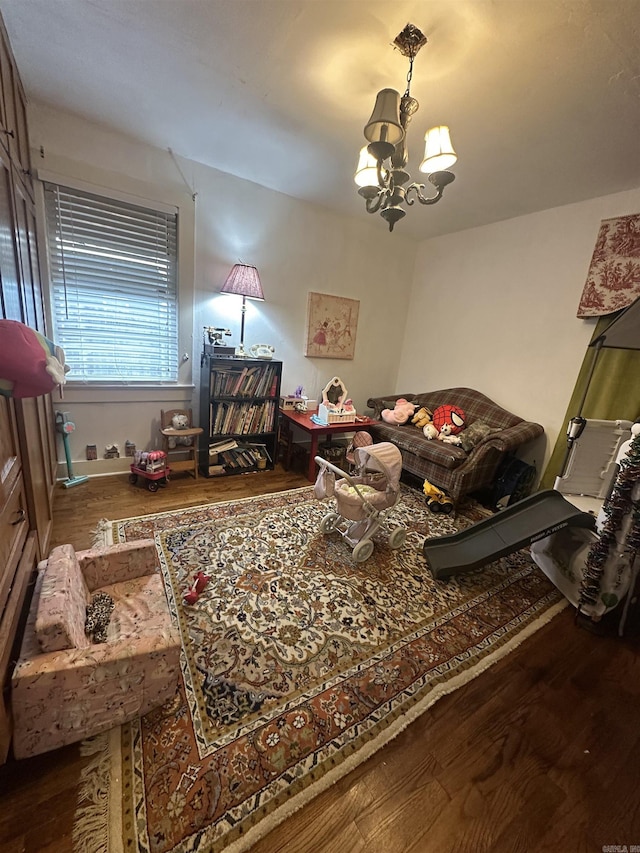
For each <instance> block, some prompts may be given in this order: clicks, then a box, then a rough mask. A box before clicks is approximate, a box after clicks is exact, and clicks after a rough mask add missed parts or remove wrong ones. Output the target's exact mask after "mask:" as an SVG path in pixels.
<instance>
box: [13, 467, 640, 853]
mask: <svg viewBox="0 0 640 853" xmlns="http://www.w3.org/2000/svg"><path fill="white" fill-rule="evenodd" d="M306 482H307V481H306V480H305V478H304V477H302V476H300V475H297V474H293V473H286V472H284V471H282V470H281V469H279V468H278V469H276V471H272V472H271V471H270V472H265V473H263V474H258V475H251V474H249V475H244V476H236V477H228V478H224V479H222V478H220V479H214V480H205V479H199V480H198V482H197V483H196V482H194V481H193V479H191V478H190V477H187V476H180V477H176V478H175V479H174V480H173V481H172V482H171V484H170V485H169V487H167V488H166V489H161V490H160V491H159V492H157V493H156V494H151V493H150V492H148V491H147V490H146V489H144V488H143V486H130V485H129V483H128V480H127V477H126V476H124V475H123V476H122V477H120V476H118V477H108V478H101V479H95V480H91V481H89V482H88V483H86V484H83V485H79V486H76V487H74V488H72V489H69V490H64V489H62V488H61V489H60V490H59V491H58V492H57V494H56V503H55V507H54V528H53V543H52V544H53V545H57V544H61V543H63V542H72V543H73V544H74V545H75V546H76V547H77V548H85V547H88V546H89V545H90V544H91V540H92V533H93V530H94V528H95V526H96V524H97V522H98V521H99V519H100V518H112V519H113V518H124V517H128V516H132V515H145V514H147V513H151V512H158V511H166V510H171V509H174V508H178V507H184V506H192V505H196V504H200V503H207V502H209V501H216V500H233V499H236V498H241V497H245V496H248V495H250V494H258V493H266V492H270V491H279V490H282V489H288V488H295V487H297V486H301V485H305V484H306ZM84 763H85V759H84V758H82V757H81V756H80V755H79V749H78V746H77V745H73V746H69V747H65V748H64V749H60V750H57V751H55V752H52V753H49V754H47V755H43V756H39V757H36V758H33V759H29V760H25V761H20V762H16V761H13V760H10V761H9V763H7V764H6V765H4V766H3V767H0V853H18V851H22V853H36V851H37V853H69V851H71V828H72V823H73V813H74V808H75V799H76V790H77V784H78V779H79V774H80V771H81V769H82V767H83V765H84ZM639 766H640V657H639V656H638V642H637V640H636V639H622V640H621V639H618V638H617V637H615V636H598V635H595V634H593V633H590V632H589V631H586V630H584V629H583V628H580V627H577V626H576V625H575V623H574V619H573V615H572V612H571V610H570V609H567V610H565V611H564V612H563V613H561V614H560V615H559V616H557V617H556V618H555V619H554V620H553V621H552V622H551V623H549V624H548V625H547V626H545V627H544V628H542V629H541V630H540V631H538V632H537V633H536V634H535V635H534V636H532V637H530V638H529V639H528V640H526V641H525V642H524V643H523V644H522V646H520V647H519V648H518V649H517V650H516V651H515V652H513V653H512V654H511V655H509V656H508V657H507V658H505V659H503V660H502V661H500V662H499V663H497V664H496V665H495V666H493V667H492V668H491V669H489V670H488V671H487V672H485V673H483V675H481V676H480V677H478V678H476V679H475V680H474V681H472V682H470V683H469V684H467V685H466V686H465V687H463V688H461V689H459V690H457V691H456V692H454V693H452V694H451V695H450V696H446V697H444V698H443V699H441V700H440V701H439V702H437V703H436V704H435V705H434V706H433V707H432V708H431V709H430V710H428V711H427V712H426V713H425V714H423V715H422V717H420V719H418V720H417V721H416V722H414V723H412V724H411V725H410V726H409V727H408V728H407V729H406V730H405V731H404V732H403V733H402V734H400V735H399V736H398V737H397V738H396V739H395V740H394V741H392V742H391V743H390V744H389V745H388V746H387V747H385V748H384V749H382V750H380V751H379V752H378V753H376V755H374V756H373V757H372V758H371V759H370V760H369V761H367V762H365V763H364V764H362V765H360V766H359V767H358V768H357V769H356V770H354V771H353V772H352V773H350V774H349V775H348V776H346V777H345V778H344V779H342V780H341V781H339V782H337V783H336V784H335V785H333V786H332V787H331V788H329V789H328V790H327V791H325V792H324V793H322V794H320V795H319V796H318V797H316V798H315V799H314V800H312V801H311V802H310V803H308V804H307V805H306V806H305V807H304V808H302V809H301V810H300V811H298V812H296V813H295V814H294V815H293V816H292V817H290V818H289V819H288V820H287V821H285V822H284V823H283V824H281V825H280V826H279V827H277V828H276V829H275V830H274V831H273V832H271V833H270V834H269V835H268V836H266V837H265V838H264V839H262V840H261V841H259V842H258V843H257V844H255V845H254V847H253V848H252V853H278V851H286V853H360V851H363V853H364V851H368V853H409V852H410V851H412V852H413V853H432V851H433V853H435V851H438V853H447V851H451V853H454V851H455V853H463V851H465V852H466V851H468V853H481V851H497V853H503V851H504V853H516V851H523V853H524V851H526V853H534V852H535V851H571V853H573V851H576V852H577V851H579V853H587V851H602V849H603V846H604V845H625V844H626V845H627V847H630V845H633V844H635V845H640V786H639V781H640V780H639V771H638V767H639Z"/></svg>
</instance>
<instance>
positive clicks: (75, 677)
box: [11, 539, 180, 758]
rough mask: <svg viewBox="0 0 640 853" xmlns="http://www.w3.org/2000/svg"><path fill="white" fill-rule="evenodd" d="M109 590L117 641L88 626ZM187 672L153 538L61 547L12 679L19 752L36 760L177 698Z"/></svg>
mask: <svg viewBox="0 0 640 853" xmlns="http://www.w3.org/2000/svg"><path fill="white" fill-rule="evenodd" d="M98 591H100V592H104V593H107V594H108V595H109V596H111V598H112V599H113V602H114V609H113V612H112V614H111V617H110V621H109V624H108V628H107V640H106V642H104V643H94V642H93V641H92V639H91V637H90V636H88V635H87V634H85V630H84V628H85V618H86V609H87V605H88V604H89V603H90V601H91V597H92V595H93V594H94V593H96V592H98ZM179 673H180V635H179V633H178V631H177V629H176V627H174V625H173V623H172V619H171V614H170V612H169V607H168V604H167V598H166V595H165V590H164V584H163V581H162V577H161V575H160V574H159V571H158V568H157V554H156V548H155V544H154V542H153V540H151V539H145V540H140V541H138V542H131V543H126V544H123V545H114V546H111V547H106V548H92V549H90V550H88V551H79V552H77V553H76V552H75V551H74V549H73V547H72V546H71V545H61V546H60V547H58V548H54V549H53V551H52V552H51V554H50V555H49V558H48V559H47V560H45V561H44V562H42V563H40V564H39V566H38V577H37V581H36V586H35V590H34V594H33V599H32V602H31V607H30V610H29V617H28V620H27V625H26V629H25V634H24V638H23V641H22V649H21V652H20V657H19V660H18V662H17V664H16V667H15V669H14V672H13V677H12V680H11V704H12V709H13V721H14V734H13V752H14V755H15V757H16V758H26V757H28V756H31V755H37V754H38V753H41V752H47V751H49V750H51V749H56V748H58V747H60V746H63V745H65V744H68V743H73V742H74V741H78V740H82V739H83V738H86V737H90V736H92V735H95V734H98V733H100V732H102V731H105V730H107V729H110V728H112V727H114V726H117V725H120V724H122V723H125V722H128V721H129V720H131V719H133V718H134V717H136V716H139V715H143V714H146V713H147V712H148V711H150V710H151V709H152V708H155V707H156V706H158V705H160V704H162V703H163V702H165V701H166V700H168V699H170V698H171V697H172V696H173V695H174V694H175V691H176V687H177V684H178V678H179Z"/></svg>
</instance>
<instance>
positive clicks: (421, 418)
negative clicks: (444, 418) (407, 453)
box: [411, 406, 433, 429]
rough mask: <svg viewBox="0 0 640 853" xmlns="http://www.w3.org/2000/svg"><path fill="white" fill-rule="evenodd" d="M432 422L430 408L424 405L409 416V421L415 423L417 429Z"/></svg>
mask: <svg viewBox="0 0 640 853" xmlns="http://www.w3.org/2000/svg"><path fill="white" fill-rule="evenodd" d="M432 422H433V412H432V411H431V409H427V407H426V406H422V407H421V408H419V409H418V411H417V412H416V413H415V415H414V416H413V417H412V418H411V423H412V424H415V425H416V426H417V427H418V429H424V427H426V425H427V424H430V423H432Z"/></svg>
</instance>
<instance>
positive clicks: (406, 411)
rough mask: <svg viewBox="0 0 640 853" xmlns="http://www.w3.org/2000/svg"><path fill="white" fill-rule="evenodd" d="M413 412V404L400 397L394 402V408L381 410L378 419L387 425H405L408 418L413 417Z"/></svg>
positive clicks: (414, 409) (414, 408)
mask: <svg viewBox="0 0 640 853" xmlns="http://www.w3.org/2000/svg"><path fill="white" fill-rule="evenodd" d="M415 411H416V407H415V404H414V403H410V402H409V401H408V400H405V399H404V397H400V399H399V400H396V404H395V406H394V408H393V409H383V410H382V412H381V414H380V417H381V418H382V420H383V421H385V422H386V423H388V424H396V425H397V424H406V422H407V421H408V420H409V418H412V417H413V416H414V414H415Z"/></svg>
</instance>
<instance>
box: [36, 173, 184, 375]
mask: <svg viewBox="0 0 640 853" xmlns="http://www.w3.org/2000/svg"><path fill="white" fill-rule="evenodd" d="M44 190H45V210H46V220H47V233H48V251H49V266H50V279H51V303H52V311H53V324H54V337H55V341H56V343H57V344H59V345H60V346H61V347H62V348H63V349H64V352H65V360H66V362H67V364H68V365H69V366H70V368H71V372H70V373H69V381H77V382H100V381H101V382H108V381H120V382H122V381H124V382H175V381H176V380H177V373H178V318H177V314H178V309H177V284H176V280H177V273H176V270H177V212H175V211H173V212H170V213H167V212H166V211H164V212H163V211H160V210H154V209H149V208H146V207H140V206H137V205H134V204H129V203H128V202H124V201H119V200H116V199H110V198H105V197H103V196H99V195H93V194H91V193H87V192H84V191H82V190H75V189H71V188H69V187H63V186H58V185H55V184H47V183H45V185H44Z"/></svg>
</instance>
